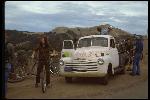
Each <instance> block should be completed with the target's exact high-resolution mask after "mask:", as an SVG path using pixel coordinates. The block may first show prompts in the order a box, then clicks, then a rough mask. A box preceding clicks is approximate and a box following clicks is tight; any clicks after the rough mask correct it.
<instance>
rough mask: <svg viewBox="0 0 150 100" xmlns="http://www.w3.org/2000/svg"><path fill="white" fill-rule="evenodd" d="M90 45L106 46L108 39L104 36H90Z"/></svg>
mask: <svg viewBox="0 0 150 100" xmlns="http://www.w3.org/2000/svg"><path fill="white" fill-rule="evenodd" d="M92 46H102V47H107V46H108V39H107V38H104V37H95V38H92Z"/></svg>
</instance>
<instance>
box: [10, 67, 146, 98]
mask: <svg viewBox="0 0 150 100" xmlns="http://www.w3.org/2000/svg"><path fill="white" fill-rule="evenodd" d="M147 67H148V66H145V65H142V67H141V70H142V73H141V76H130V75H129V72H126V74H125V75H116V76H115V77H114V78H111V79H109V84H108V85H106V86H104V85H102V84H100V83H98V79H95V78H90V79H89V78H78V79H74V82H73V83H72V84H68V83H65V80H64V78H63V77H53V78H52V87H49V88H48V89H47V92H46V93H45V94H43V93H42V91H41V87H38V88H35V87H34V83H35V77H34V76H32V77H29V78H28V79H26V80H24V81H22V82H18V83H8V94H7V98H14V99H16V98H148V81H147V80H148V68H147Z"/></svg>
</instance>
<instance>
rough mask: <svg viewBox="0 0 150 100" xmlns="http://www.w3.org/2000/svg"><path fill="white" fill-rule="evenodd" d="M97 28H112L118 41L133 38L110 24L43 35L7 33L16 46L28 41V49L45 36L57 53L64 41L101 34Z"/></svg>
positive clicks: (11, 31)
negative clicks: (41, 36)
mask: <svg viewBox="0 0 150 100" xmlns="http://www.w3.org/2000/svg"><path fill="white" fill-rule="evenodd" d="M97 27H101V28H104V27H112V30H111V32H110V35H112V36H114V37H116V38H117V39H118V38H119V39H121V38H123V39H125V38H126V37H128V36H131V34H130V33H128V32H126V31H124V30H121V29H119V28H115V27H113V26H111V25H109V24H105V25H100V26H93V27H88V28H80V27H76V28H68V27H56V28H55V29H53V30H52V31H51V32H43V33H42V32H41V33H40V34H39V33H35V32H27V31H17V30H6V32H7V33H8V34H9V36H10V39H9V41H10V42H12V43H14V44H19V45H20V44H21V43H22V44H23V45H26V41H28V42H27V43H28V44H30V48H28V49H32V48H34V47H35V46H36V45H37V43H38V39H39V37H40V35H41V34H45V35H47V36H48V39H49V43H50V44H51V47H52V48H53V49H56V50H57V51H61V49H62V41H63V40H65V39H71V40H75V39H78V38H80V37H82V36H87V35H95V34H99V32H98V31H97ZM29 33H32V34H29ZM27 47H29V46H27ZM22 48H24V47H22Z"/></svg>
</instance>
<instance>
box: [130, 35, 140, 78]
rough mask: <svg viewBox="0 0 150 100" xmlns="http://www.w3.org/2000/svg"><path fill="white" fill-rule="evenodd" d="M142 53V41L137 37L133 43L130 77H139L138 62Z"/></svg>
mask: <svg viewBox="0 0 150 100" xmlns="http://www.w3.org/2000/svg"><path fill="white" fill-rule="evenodd" d="M142 52H143V41H142V39H141V38H140V37H138V38H137V40H136V43H135V52H134V58H133V67H132V73H130V75H132V76H134V75H140V60H141V57H142Z"/></svg>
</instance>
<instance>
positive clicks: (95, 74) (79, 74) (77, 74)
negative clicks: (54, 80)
mask: <svg viewBox="0 0 150 100" xmlns="http://www.w3.org/2000/svg"><path fill="white" fill-rule="evenodd" d="M106 74H107V73H100V72H63V73H60V75H61V76H65V77H104V76H105V75H106Z"/></svg>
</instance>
